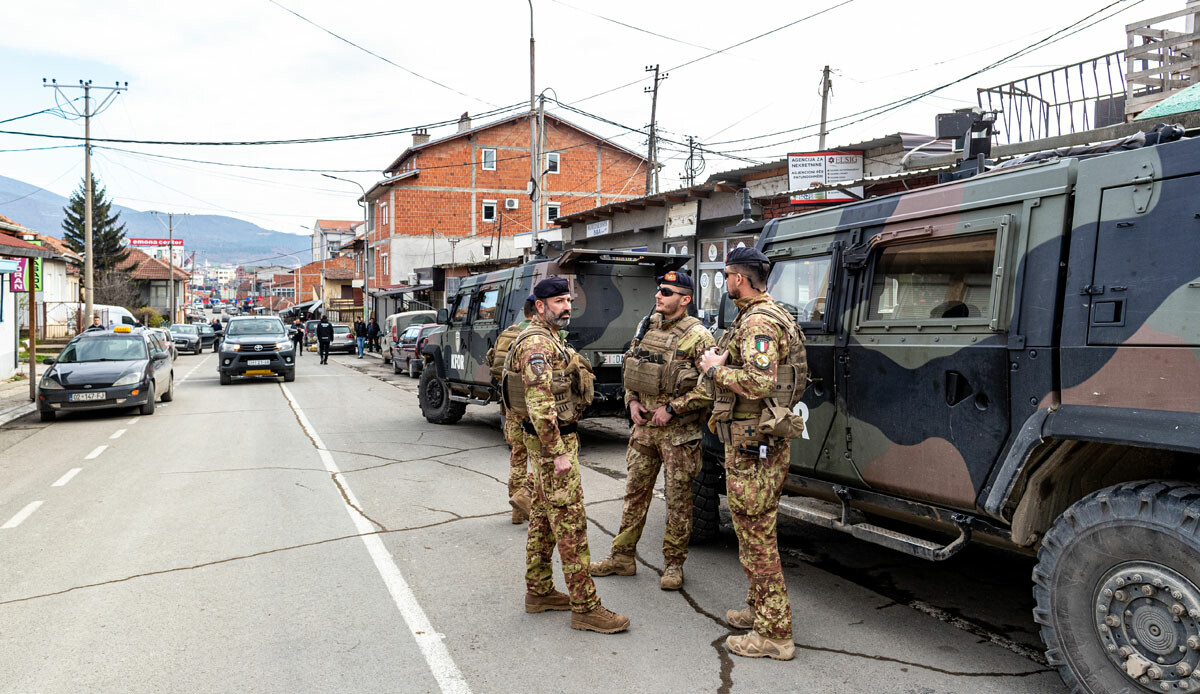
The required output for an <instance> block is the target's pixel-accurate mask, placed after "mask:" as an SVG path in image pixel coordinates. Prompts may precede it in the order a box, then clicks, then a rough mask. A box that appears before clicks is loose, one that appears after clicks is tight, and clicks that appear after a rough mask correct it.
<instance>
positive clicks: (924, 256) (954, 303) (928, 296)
mask: <svg viewBox="0 0 1200 694" xmlns="http://www.w3.org/2000/svg"><path fill="white" fill-rule="evenodd" d="M995 258H996V234H995V233H994V232H993V233H986V234H971V235H969V236H964V235H958V236H950V237H946V238H941V239H937V240H933V241H924V242H920V243H909V244H904V245H902V246H893V247H891V248H885V249H883V252H882V253H880V255H879V259H878V261H877V262H876V266H875V274H874V278H873V280H872V281H871V303H870V306H869V308H868V314H867V320H884V321H912V322H916V321H922V320H928V319H930V318H934V319H938V318H953V319H964V318H965V319H968V320H986V319H988V318H989V317H990V316H991V309H992V277H993V269H994V264H995Z"/></svg>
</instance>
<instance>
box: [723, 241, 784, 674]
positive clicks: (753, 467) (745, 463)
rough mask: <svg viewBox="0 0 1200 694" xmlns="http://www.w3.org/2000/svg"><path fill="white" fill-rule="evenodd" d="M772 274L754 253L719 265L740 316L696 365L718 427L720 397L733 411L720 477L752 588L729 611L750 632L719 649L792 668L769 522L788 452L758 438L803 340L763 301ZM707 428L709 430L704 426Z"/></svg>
mask: <svg viewBox="0 0 1200 694" xmlns="http://www.w3.org/2000/svg"><path fill="white" fill-rule="evenodd" d="M769 267H770V263H769V261H768V259H767V257H766V256H765V255H764V254H763V253H762V252H761V251H759V250H757V249H754V248H738V249H735V250H734V251H732V252H731V253H730V254H729V256H728V257H727V258H726V259H725V287H726V291H727V292H728V293H729V296H730V298H731V299H733V300H734V304H735V305H736V306H737V308H738V318H737V320H736V321H735V323H734V325H733V326H732V327H731V328H730V330H729V332H727V333H726V334H725V335H724V336H723V337H722V340H721V346H722V347H726V349H725V350H724V351H720V350H719V349H713V350H710V351H708V352H706V353H705V354H704V355H703V357H701V360H700V366H701V368H702V369H704V373H705V375H706V376H707V377H708V378H709V379H710V380H711V381H712V382H713V385H714V387H715V389H716V395H717V400H718V406H717V407H716V408H714V417H713V422H714V423H715V422H716V421H717V420H718V411H719V408H720V402H721V400H722V394H732V396H733V397H729V398H727V401H728V402H729V403H730V404H731V408H730V413H729V415H730V416H729V418H728V419H727V421H726V422H724V423H723V424H724V425H725V426H727V428H726V429H724V433H723V435H722V441H723V442H724V443H725V474H726V484H727V487H728V489H727V492H728V496H727V498H728V502H729V511H730V515H731V516H732V517H733V528H734V531H735V532H736V533H737V538H738V559H739V560H740V561H741V563H742V568H743V570H745V572H746V577H747V578H748V579H749V581H750V589H749V592H748V594H747V597H746V603H747V604H748V605H749V607H748V608H746V609H742V610H729V612H727V613H726V615H725V619H726V621H727V622H728V623H729V625H730V626H733V627H735V628H741V629H752V631H751V632H750V633H748V634H745V635H735V636H730V637H729V638H728V639H726V641H725V646H726V648H728V649H729V650H730V651H731V652H733V653H734V654H736V655H741V656H747V657H752V658H761V657H770V658H774V659H776V660H791V659H792V658H793V657H794V653H795V646H794V644H793V642H792V609H791V605H790V604H789V602H788V596H787V585H786V583H785V582H784V579H783V567H782V564H781V563H780V560H779V543H778V538H777V537H776V528H775V521H776V516H777V515H778V511H779V496H780V493H781V491H782V489H783V482H784V479H785V478H786V477H787V472H788V466H789V460H790V446H789V441H788V440H787V439H782V440H780V439H775V438H771V437H767V436H765V435H763V434H762V433H761V432H758V431H757V425H758V423H759V415H760V414H761V411H762V405H761V402H762V399H764V398H767V397H770V395H771V394H772V393H773V391H774V389H775V383H776V373H777V367H778V365H779V362H780V358H781V357H782V358H785V359H786V358H787V355H788V354H789V353H790V351H791V348H792V346H793V345H792V342H793V341H794V340H798V339H802V338H801V337H800V335H799V330H798V328H796V327H795V321H794V320H792V321H791V326H788V325H784V324H783V322H782V321H780V320H779V318H778V316H777V315H776V313H778V311H772V310H771V309H772V308H773V307H774V305H775V304H774V301H773V300H772V299H771V296H770V295H769V294H767V293H766V291H765V288H766V279H767V275H768V272H767V270H768V269H769ZM711 425H712V424H711V423H710V426H711Z"/></svg>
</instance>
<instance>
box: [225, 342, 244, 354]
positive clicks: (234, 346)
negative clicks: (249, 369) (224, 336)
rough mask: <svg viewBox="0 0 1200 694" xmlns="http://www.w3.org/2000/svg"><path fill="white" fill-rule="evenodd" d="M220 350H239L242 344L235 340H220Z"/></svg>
mask: <svg viewBox="0 0 1200 694" xmlns="http://www.w3.org/2000/svg"><path fill="white" fill-rule="evenodd" d="M221 351H222V352H240V351H242V346H241V345H239V344H238V343H236V342H224V341H222V342H221Z"/></svg>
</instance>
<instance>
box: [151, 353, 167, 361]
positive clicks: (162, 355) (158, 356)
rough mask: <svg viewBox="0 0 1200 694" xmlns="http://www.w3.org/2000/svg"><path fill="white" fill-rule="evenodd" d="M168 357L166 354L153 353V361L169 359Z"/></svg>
mask: <svg viewBox="0 0 1200 694" xmlns="http://www.w3.org/2000/svg"><path fill="white" fill-rule="evenodd" d="M170 356H171V355H170V353H168V352H155V353H154V361H162V360H164V359H167V358H169V357H170Z"/></svg>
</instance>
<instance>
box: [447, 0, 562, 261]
mask: <svg viewBox="0 0 1200 694" xmlns="http://www.w3.org/2000/svg"><path fill="white" fill-rule="evenodd" d="M533 68H534V60H533V0H529V207H530V210H529V215H530V216H529V230H530V232H532V233H533V235H534V236H535V237H536V236H537V217H536V216H535V215H536V214H537V209H536V208H537V200H538V198H539V197H540V196H541V192H540V191H539V190H538V181H539V178H538V158H539V157H538V154H539V153H538V148H537V121H536V117H537V112H536V110H535V108H534V105H533V97H534V80H533V77H534V69H533ZM434 248H435V249H436V248H437V243H436V242H435V243H434ZM450 248H451V255H453V254H454V252H453V248H454V247H453V246H451V247H450Z"/></svg>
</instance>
